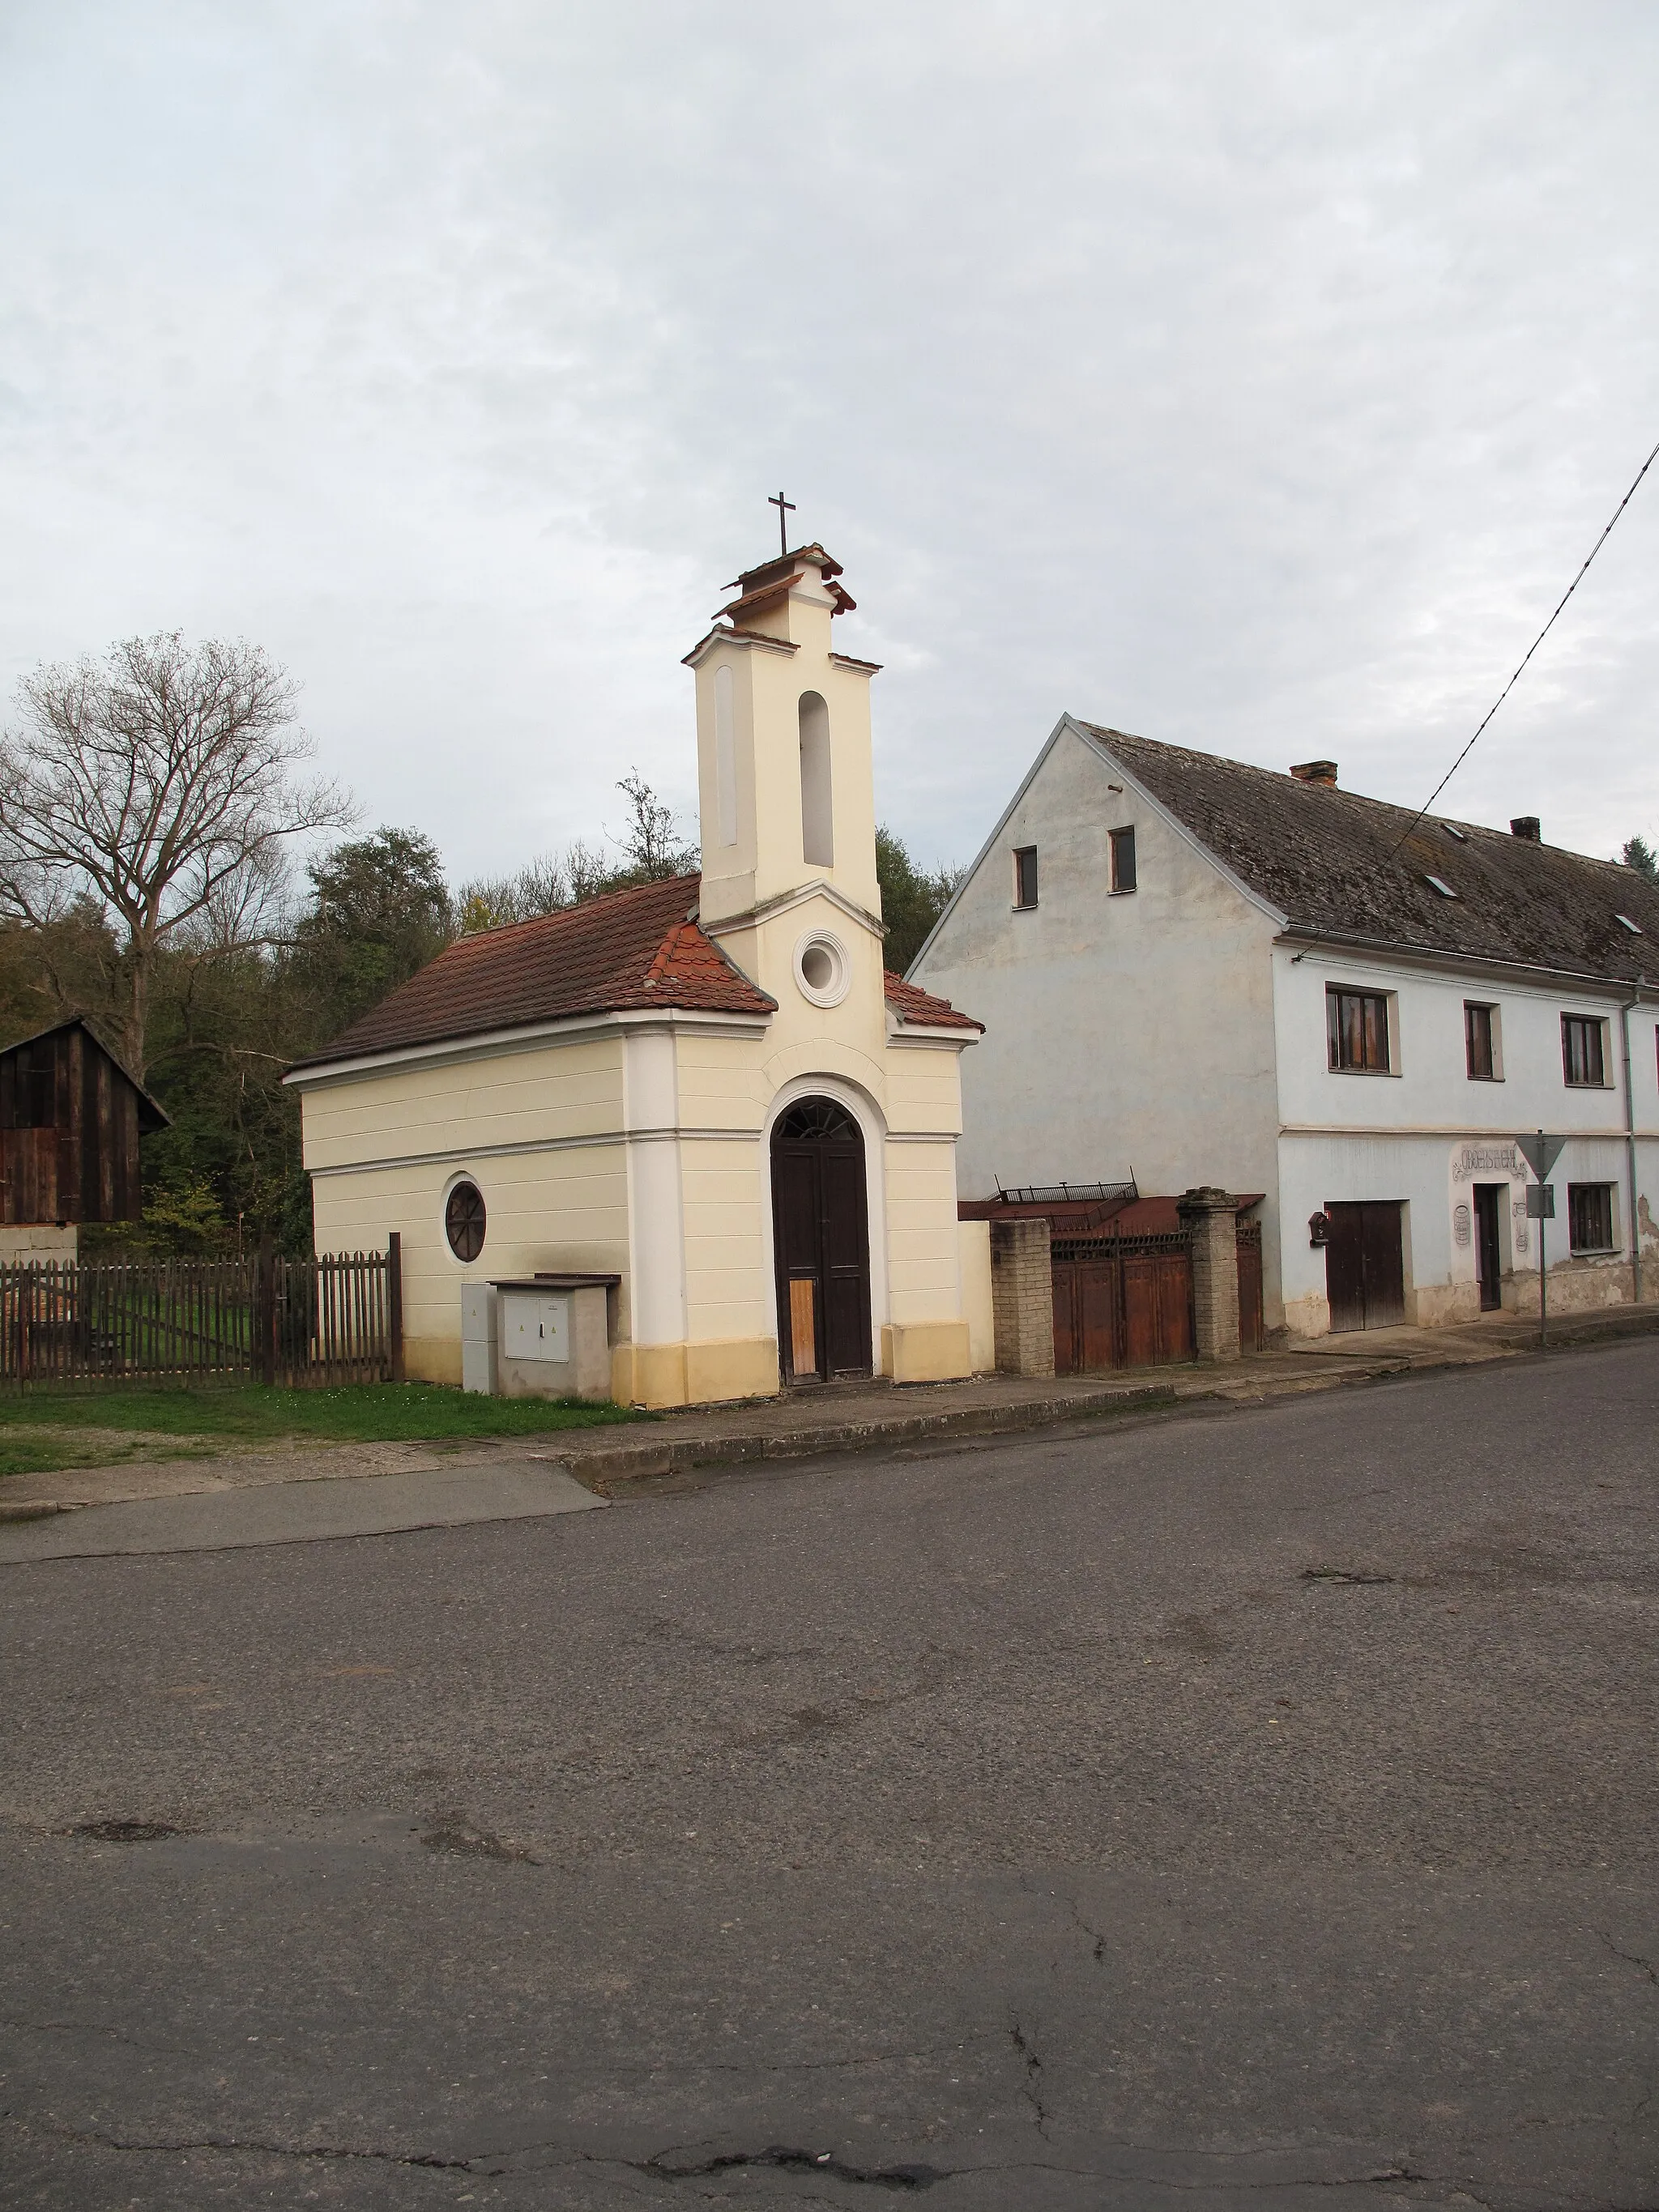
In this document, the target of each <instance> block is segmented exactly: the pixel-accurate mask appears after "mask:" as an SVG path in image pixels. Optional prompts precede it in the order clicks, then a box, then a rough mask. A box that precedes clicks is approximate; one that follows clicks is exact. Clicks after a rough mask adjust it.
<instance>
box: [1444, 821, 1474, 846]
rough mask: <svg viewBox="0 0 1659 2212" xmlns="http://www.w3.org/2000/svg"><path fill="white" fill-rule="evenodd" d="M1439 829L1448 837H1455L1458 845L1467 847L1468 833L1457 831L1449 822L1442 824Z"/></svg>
mask: <svg viewBox="0 0 1659 2212" xmlns="http://www.w3.org/2000/svg"><path fill="white" fill-rule="evenodd" d="M1440 827H1441V828H1442V829H1443V830H1444V831H1445V833H1446V835H1447V836H1449V837H1455V838H1456V840H1457V842H1458V843H1459V844H1460V845H1467V844H1468V842H1469V833H1468V830H1467V829H1458V828H1456V827H1455V824H1454V823H1450V822H1443V823H1441V825H1440Z"/></svg>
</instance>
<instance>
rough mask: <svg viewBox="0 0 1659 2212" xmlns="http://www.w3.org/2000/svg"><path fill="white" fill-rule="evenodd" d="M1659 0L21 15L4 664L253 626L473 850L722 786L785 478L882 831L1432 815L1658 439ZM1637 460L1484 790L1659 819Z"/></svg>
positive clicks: (427, 812) (903, 0) (940, 835)
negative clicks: (742, 592) (833, 578)
mask: <svg viewBox="0 0 1659 2212" xmlns="http://www.w3.org/2000/svg"><path fill="white" fill-rule="evenodd" d="M1656 90H1659V11H1656V10H1655V9H1653V8H1652V7H1650V6H1646V5H1640V4H1632V5H1614V4H1607V5H1600V4H1596V0H1577V4H1575V5H1574V6H1573V7H1572V8H1571V9H1562V8H1560V7H1559V6H1550V7H1543V6H1533V5H1528V4H1526V0H1508V3H1507V4H1502V5H1465V6H1458V5H1455V4H1448V0H1436V3H1435V4H1432V5H1420V4H1416V0H1386V4H1383V5H1370V4H1367V0H1342V4H1341V5H1340V6H1337V5H1332V4H1329V3H1328V0H1326V4H1321V5H1284V4H1275V0H1258V4H1256V5H1255V6H1254V7H1252V8H1249V9H1243V8H1239V7H1237V5H1234V4H1231V0H1200V4H1185V0H1158V5H1157V6H1152V5H1146V4H1143V5H1140V6H1138V7H1128V6H1123V5H1113V4H1110V0H1089V4H1081V0H1079V4H1045V0H1022V4H1019V5H1018V6H1015V5H998V4H987V0H951V4H948V5H946V4H938V0H883V4H880V5H873V6H872V5H866V4H864V3H863V0H839V4H837V5H836V6H835V7H833V8H820V9H817V10H816V11H813V10H808V9H741V10H730V9H714V8H710V7H708V6H707V5H702V6H698V7H695V8H694V7H692V6H690V5H681V4H678V0H648V4H641V0H562V4H560V0H539V4H532V0H467V4H466V5H465V6H459V7H458V6H456V5H454V4H453V0H445V4H443V5H424V4H419V0H406V3H405V4H391V0H385V3H384V4H374V0H280V4H278V5H262V4H259V0H208V3H207V4H201V5H192V4H188V3H187V0H180V4H168V0H125V4H106V5H100V4H78V0H0V192H3V201H4V228H3V236H4V240H5V245H4V252H3V254H0V479H3V484H4V496H3V501H0V515H3V527H0V678H3V682H4V688H5V690H7V691H8V692H9V690H10V687H11V684H12V683H13V682H14V681H15V678H16V677H17V676H18V675H19V674H21V672H22V671H24V670H26V669H27V668H30V667H32V666H33V665H35V663H37V662H38V661H40V660H42V659H58V658H61V657H64V656H67V655H70V654H74V653H79V652H81V651H83V650H87V649H89V648H91V649H96V648H98V647H101V646H103V645H104V644H106V642H107V641H109V640H111V639H112V638H113V637H116V636H120V635H130V634H131V633H134V632H139V631H149V630H154V629H174V628H183V629H185V631H186V632H188V633H191V634H193V635H245V636H246V637H249V638H252V639H255V640H257V641H259V642H261V643H263V644H264V646H266V647H268V648H269V649H270V651H271V652H272V653H274V654H276V656H278V657H279V658H280V659H283V661H284V662H286V663H287V665H289V668H290V669H291V670H292V671H293V672H294V673H295V675H297V676H298V677H299V678H301V680H302V682H303V684H304V687H305V690H304V702H305V704H304V711H305V720H306V723H307V727H308V729H309V730H310V731H311V732H312V734H313V736H314V738H315V739H316V742H317V745H318V749H319V754H320V756H321V758H322V760H323V762H324V763H325V765H326V766H327V767H329V768H330V769H332V770H333V771H335V772H336V773H337V774H338V775H341V776H342V777H343V779H344V780H345V781H348V782H349V784H350V785H351V786H352V787H353V788H354V789H355V791H356V793H357V795H358V797H359V799H361V801H362V808H363V817H364V821H365V823H366V824H368V825H370V826H372V825H373V824H374V823H378V822H382V821H384V822H391V823H400V824H409V825H413V826H416V827H420V828H423V829H426V830H427V831H428V833H430V834H431V835H432V836H435V838H436V839H437V841H438V842H439V843H440V845H441V848H443V851H444V853H445V855H446V859H447V862H448V863H449V865H450V866H451V867H452V869H453V871H454V872H456V873H458V874H466V873H470V872H478V871H482V870H493V869H496V868H505V867H507V866H516V865H517V864H518V863H520V862H521V861H522V860H526V859H527V858H528V857H530V855H531V854H533V853H535V852H537V851H538V850H541V849H544V848H547V847H549V846H550V845H554V844H556V843H559V842H562V841H563V840H564V839H566V838H568V837H569V836H573V835H587V836H592V835H593V834H595V833H596V832H597V831H599V829H602V828H603V827H604V826H605V824H606V823H612V824H615V823H617V821H618V820H619V818H620V810H619V807H618V805H617V799H616V795H615V793H614V792H613V790H612V789H611V786H612V785H613V783H614V780H615V778H616V776H617V775H620V774H622V773H623V772H625V771H626V770H627V769H629V767H630V766H632V765H634V764H635V763H637V764H638V765H639V766H640V767H641V769H643V770H644V772H645V773H646V775H647V776H648V777H650V778H651V779H652V780H653V781H654V782H655V783H656V784H657V785H658V786H659V788H660V789H661V790H662V791H663V792H664V793H665V795H667V796H668V797H670V798H671V799H673V800H674V801H676V802H677V803H678V804H679V805H682V806H684V807H686V808H687V809H688V810H689V809H690V805H691V804H692V801H693V797H694V792H695V770H694V761H693V739H692V724H691V699H690V676H689V674H688V673H687V671H684V669H683V668H682V667H681V666H680V665H679V664H680V655H681V654H682V653H684V652H685V651H686V650H687V649H688V647H690V646H691V645H692V644H693V643H694V642H695V641H696V639H697V637H698V636H699V635H702V631H703V629H706V627H707V625H708V617H709V615H710V613H711V612H712V611H713V610H714V608H715V607H716V606H717V605H719V603H720V598H721V588H720V587H721V586H723V585H724V584H725V582H726V580H728V579H729V578H731V577H732V576H733V575H735V574H736V573H737V571H738V568H739V567H744V566H748V565H750V564H752V563H753V562H755V561H757V560H758V559H761V558H763V557H764V556H765V555H766V553H767V551H768V549H769V546H770V545H772V544H775V537H774V535H773V532H774V529H775V520H774V516H773V513H771V511H770V510H769V508H768V507H767V506H766V499H767V495H769V493H771V492H774V491H775V490H777V489H779V488H780V486H781V487H782V488H783V489H786V490H787V492H788V494H789V495H790V496H791V497H792V498H793V499H794V500H795V501H798V503H799V510H798V517H797V523H798V527H799V533H800V535H801V536H802V537H804V538H820V539H821V540H822V541H823V543H824V544H827V545H828V546H829V549H830V550H831V551H832V552H834V553H835V554H836V556H837V557H838V558H839V559H840V560H841V561H842V562H843V563H844V565H845V568H846V572H847V574H846V580H847V582H848V586H849V587H850V588H851V590H852V592H853V593H854V597H855V598H856V599H858V601H859V603H860V604H859V611H858V612H857V614H856V615H854V616H852V617H848V618H847V619H846V621H845V623H843V624H842V626H841V627H842V644H843V647H844V648H845V649H847V650H849V651H852V652H854V653H859V654H860V655H862V656H864V657H866V658H867V659H875V660H879V661H882V662H883V663H884V664H885V673H884V675H883V676H882V677H881V678H879V679H878V685H877V690H876V713H877V775H878V798H879V804H880V807H881V811H882V812H883V814H884V817H886V818H887V819H888V820H889V821H890V823H892V824H893V825H894V826H895V827H896V828H897V829H899V830H901V832H902V834H903V835H904V836H906V837H907V838H908V839H909V840H910V842H912V844H913V846H914V847H915V849H916V850H917V851H918V852H919V854H921V855H922V856H923V857H925V858H927V859H928V860H946V859H957V858H962V857H966V856H967V855H969V854H971V853H972V852H973V851H974V850H975V848H977V846H978V844H979V843H980V842H981V839H982V838H983V836H984V835H985V834H986V832H987V829H988V828H989V826H990V824H991V823H992V821H993V820H994V817H995V816H996V814H997V813H998V811H1000V808H1001V806H1002V805H1003V804H1004V802H1005V801H1006V798H1007V797H1008V795H1009V793H1011V791H1012V787H1013V786H1014V784H1015V783H1016V782H1017V781H1018V777H1019V776H1020V775H1021V774H1022V773H1023V771H1024V768H1025V767H1026V765H1027V764H1028V763H1029V761H1030V757H1031V756H1032V755H1033V753H1034V752H1035V751H1036V749H1037V747H1038V745H1039V744H1040V743H1041V742H1042V738H1043V737H1044V736H1045V735H1046V733H1047V732H1048V729H1049V728H1050V727H1051V726H1052V725H1053V723H1054V720H1055V718H1056V716H1057V715H1058V714H1060V712H1061V711H1062V710H1064V709H1066V708H1070V709H1071V710H1073V712H1076V713H1078V714H1083V715H1085V716H1087V717H1088V718H1090V719H1091V720H1098V721H1104V722H1109V723H1114V724H1115V725H1116V726H1119V727H1121V728H1124V729H1128V730H1133V731H1137V732H1141V733H1143V734H1144V735H1146V736H1150V737H1157V738H1167V739H1170V740H1173V741H1175V742H1177V743H1180V744H1194V745H1199V746H1202V747H1205V748H1207V749H1210V750H1216V751H1221V752H1226V753H1230V754H1232V755H1235V756H1237V757H1243V758H1245V759H1248V760H1255V761H1260V762H1262V763H1267V764H1268V765H1270V766H1273V767H1283V766H1285V765H1286V764H1288V763H1290V762H1291V761H1295V760H1301V759H1303V758H1304V757H1308V756H1310V755H1312V754H1328V755H1332V756H1334V757H1336V758H1337V759H1338V760H1339V761H1340V763H1341V769H1342V775H1343V781H1345V783H1347V784H1348V785H1350V786H1351V787H1353V788H1356V789H1360V790H1364V791H1370V792H1373V793H1378V794H1381V795H1383V796H1386V797H1389V798H1391V799H1398V800H1401V801H1406V802H1410V803H1412V804H1416V803H1418V802H1419V801H1420V800H1421V799H1424V798H1425V797H1426V795H1427V793H1428V791H1429V789H1430V788H1431V786H1432V785H1433V783H1434V782H1435V781H1436V780H1437V777H1438V775H1440V774H1441V772H1442V771H1443V768H1444V767H1445V766H1446V765H1447V763H1449V760H1450V758H1451V757H1452V756H1453V755H1454V754H1455V751H1456V750H1457V749H1458V748H1459V746H1460V745H1461V744H1462V743H1463V742H1464V740H1465V738H1467V737H1468V734H1469V732H1471V731H1472V730H1473V728H1474V725H1475V724H1476V722H1478V721H1479V720H1480V716H1481V714H1483V713H1484V712H1485V711H1486V708H1487V707H1488V706H1489V705H1490V704H1491V702H1492V698H1493V696H1495V695H1496V693H1497V691H1498V688H1499V687H1500V685H1501V684H1502V683H1503V681H1504V678H1505V677H1506V676H1507V675H1508V674H1509V672H1510V670H1511V669H1512V668H1513V667H1514V665H1515V663H1516V660H1517V659H1519V657H1520V655H1521V653H1522V652H1524V650H1525V648H1526V647H1527V645H1528V642H1529V641H1531V638H1532V637H1533V635H1534V633H1535V631H1536V629H1537V628H1538V626H1539V624H1540V623H1541V621H1542V620H1543V618H1544V617H1545V615H1546V614H1547V612H1548V611H1549V608H1550V607H1551V606H1552V605H1553V604H1554V601H1555V599H1557V598H1558V597H1559V594H1560V592H1561V591H1562V590H1563V589H1564V588H1565V584H1566V583H1567V581H1568V580H1569V579H1570V578H1571V574H1572V573H1573V571H1574V569H1575V568H1577V565H1578V563H1579V562H1580V561H1581V560H1582V559H1583V556H1584V554H1585V553H1586V552H1587V551H1588V550H1589V547H1590V545H1591V544H1592V543H1593V542H1594V540H1595V536H1596V533H1597V532H1598V531H1599V530H1600V529H1601V526H1602V524H1603V523H1604V522H1605V520H1607V515H1608V514H1609V513H1611V512H1612V510H1613V507H1614V505H1615V504H1616V502H1617V501H1618V499H1619V498H1620V495H1621V494H1622V493H1623V491H1624V490H1625V489H1626V485H1627V484H1628V483H1629V481H1630V479H1631V477H1632V475H1633V473H1634V472H1635V470H1636V468H1637V466H1638V465H1639V463H1640V461H1641V459H1643V457H1644V455H1645V453H1647V452H1648V450H1649V449H1650V447H1651V446H1652V445H1653V443H1654V441H1655V440H1656V438H1659V287H1656V273H1655V243H1654V241H1655V233H1656V222H1655V218H1656V212H1659V131H1656V129H1655V126H1654V121H1653V117H1654V111H1655V94H1656ZM1656 599H1659V465H1656V468H1655V471H1654V473H1653V476H1652V477H1650V480H1649V483H1647V484H1646V485H1645V486H1644V489H1643V491H1642V492H1640V493H1638V496H1637V499H1636V501H1634V502H1633V503H1632V507H1631V508H1630V510H1629V512H1628V513H1627V514H1626V519H1625V520H1624V521H1623V523H1621V525H1620V528H1619V529H1618V531H1617V532H1615V533H1614V535H1613V538H1611V539H1610V540H1609V542H1608V544H1607V549H1606V550H1605V551H1604V552H1603V554H1602V555H1601V558H1600V559H1599V561H1598V562H1597V563H1596V566H1595V568H1593V569H1592V570H1591V573H1590V575H1589V578H1588V579H1587V580H1586V582H1585V584H1584V585H1583V586H1582V587H1581V590H1580V592H1579V593H1578V596H1577V598H1576V599H1575V600H1574V602H1573V604H1572V605H1571V608H1570V609H1569V610H1568V612H1567V614H1566V615H1565V617H1563V619H1562V621H1561V623H1559V625H1558V626H1557V629H1556V630H1555V632H1554V633H1553V635H1552V637H1551V639H1550V640H1549V641H1548V643H1547V645H1546V647H1545V648H1544V650H1543V652H1542V653H1541V654H1540V656H1539V658H1538V659H1537V660H1535V661H1534V664H1533V666H1532V668H1531V669H1530V670H1529V671H1528V675H1527V676H1526V678H1523V681H1522V685H1521V687H1520V688H1519V689H1518V690H1517V691H1516V694H1515V696H1513V698H1512V699H1511V700H1510V703H1509V704H1508V705H1507V706H1506V707H1505V708H1504V710H1503V712H1502V714H1500V715H1499V717H1498V720H1497V721H1496V722H1495V723H1494V724H1493V726H1492V730H1491V731H1490V732H1489V733H1488V735H1487V736H1486V738H1483V740H1482V741H1481V744H1480V747H1479V748H1478V749H1477V750H1476V752H1475V754H1474V757H1473V758H1472V759H1471V761H1470V763H1468V766H1467V767H1466V768H1465V769H1462V771H1461V772H1460V774H1459V775H1458V777H1457V779H1456V781H1455V782H1454V784H1453V785H1452V787H1450V790H1449V792H1448V793H1447V794H1446V797H1445V799H1443V801H1442V805H1443V807H1444V808H1445V809H1446V810H1447V811H1454V812H1456V813H1460V814H1462V815H1464V816H1467V817H1473V818H1474V819H1476V820H1487V821H1494V822H1501V821H1504V820H1506V819H1507V818H1508V817H1509V816H1510V814H1512V813H1519V812H1522V811H1525V812H1528V813H1538V814H1540V815H1541V816H1542V817H1544V824H1545V835H1546V836H1547V837H1549V838H1551V839H1552V840H1553V841H1555V842H1561V843H1565V844H1573V845H1577V846H1579V847H1581V848H1584V849H1588V850H1590V851H1600V852H1611V851H1612V850H1613V849H1614V848H1615V847H1616V846H1617V845H1618V844H1619V843H1620V842H1622V840H1623V838H1624V837H1625V836H1628V835H1629V834H1630V833H1631V832H1632V830H1637V829H1640V830H1643V831H1644V832H1646V833H1647V834H1648V835H1649V836H1650V837H1652V836H1656V834H1659V792H1656V782H1655V775H1654V744H1653V740H1654V735H1655V726H1656V702H1659V618H1656V617H1659V605H1656Z"/></svg>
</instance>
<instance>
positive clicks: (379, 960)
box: [291, 828, 455, 1042]
mask: <svg viewBox="0 0 1659 2212" xmlns="http://www.w3.org/2000/svg"><path fill="white" fill-rule="evenodd" d="M306 872H307V875H308V876H309V877H310V878H311V890H312V902H311V910H310V912H309V913H308V914H307V915H305V916H304V918H303V919H302V920H301V922H300V924H299V926H298V927H297V928H296V929H295V933H294V940H293V952H292V956H291V957H292V969H293V973H294V975H295V978H296V979H297V980H298V981H299V982H300V983H301V986H302V987H304V988H305V989H307V991H308V992H309V993H310V994H311V995H312V997H313V1000H314V1001H315V1002H316V1006H317V1009H318V1013H319V1020H320V1024H321V1029H322V1036H321V1037H320V1038H319V1042H322V1041H325V1038H326V1037H327V1036H330V1035H332V1034H333V1033H334V1032H336V1031H337V1030H342V1029H344V1028H345V1027H346V1026H347V1024H349V1023H351V1022H354V1021H355V1020H356V1018H357V1017H358V1015H360V1014H363V1013H367V1012H368V1009H369V1008H370V1007H371V1006H375V1005H378V1003H379V1002H380V1000H382V999H383V998H385V997H386V994H387V992H388V991H394V990H396V988H397V987H398V984H399V983H406V982H407V981H409V979H410V976H411V975H414V974H415V973H416V970H417V969H421V968H423V967H424V966H425V965H426V963H427V962H428V960H430V959H432V958H434V957H435V955H436V954H438V953H440V952H441V951H443V948H444V947H445V945H447V944H448V943H449V942H450V940H451V939H452V938H453V936H454V934H455V927H454V916H453V909H452V907H451V902H450V896H449V887H448V885H447V884H446V883H445V881H444V877H443V864H442V862H441V860H440V859H439V857H438V849H437V848H436V846H435V845H434V844H433V842H432V841H431V839H430V838H429V837H424V836H422V834H421V832H420V831H419V830H418V829H386V828H381V829H377V830H376V831H375V832H374V836H372V837H362V838H358V839H356V840H355V841H354V842H351V843H349V844H345V845H337V846H336V847H335V848H334V849H333V851H332V852H331V853H330V854H326V855H325V858H323V859H322V860H313V862H312V863H311V865H310V866H309V867H308V868H307V871H306Z"/></svg>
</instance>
